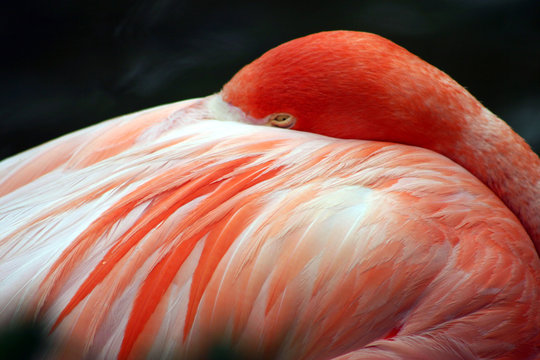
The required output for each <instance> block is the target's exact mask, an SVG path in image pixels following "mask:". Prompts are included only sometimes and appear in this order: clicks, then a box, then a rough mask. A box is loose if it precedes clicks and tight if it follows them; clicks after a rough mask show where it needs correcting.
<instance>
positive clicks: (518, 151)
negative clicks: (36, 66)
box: [0, 31, 540, 360]
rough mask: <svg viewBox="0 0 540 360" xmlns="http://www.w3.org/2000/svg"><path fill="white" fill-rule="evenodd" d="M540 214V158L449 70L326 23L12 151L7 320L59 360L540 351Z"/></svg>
mask: <svg viewBox="0 0 540 360" xmlns="http://www.w3.org/2000/svg"><path fill="white" fill-rule="evenodd" d="M274 127H275V128H274ZM298 130H299V131H298ZM539 209H540V160H539V159H538V156H537V155H536V154H534V153H533V152H532V151H531V150H530V148H529V147H528V145H527V144H526V143H525V142H524V141H523V140H522V139H521V138H520V137H519V136H518V135H516V134H515V133H514V132H513V131H512V130H511V129H510V128H509V127H508V126H507V125H506V124H504V122H502V120H500V119H498V118H497V117H496V116H495V115H493V114H492V113H490V112H489V111H488V110H487V109H485V108H484V107H483V106H482V105H481V104H480V103H479V102H478V101H477V100H476V99H474V97H473V96H472V95H470V94H469V93H468V92H467V91H466V90H464V89H463V88H462V87H461V86H459V85H458V84H457V83H455V82H454V81H453V80H452V79H450V78H449V77H448V76H447V75H446V74H444V73H442V72H441V71H439V70H437V69H436V68H434V67H432V66H431V65H429V64H427V63H425V62H423V61H422V60H420V59H419V58H417V57H415V56H414V55H412V54H410V53H408V52H407V51H406V50H404V49H402V48H401V47H399V46H397V45H395V44H393V43H392V42H390V41H388V40H386V39H383V38H380V37H378V36H376V35H372V34H366V33H358V32H348V31H334V32H325V33H319V34H314V35H310V36H307V37H304V38H300V39H296V40H293V41H291V42H288V43H285V44H283V45H281V46H279V47H277V48H275V49H272V50H270V51H269V52H268V53H266V54H264V55H263V56H262V57H261V58H259V59H257V60H255V61H254V62H253V63H251V64H250V65H248V66H246V67H245V68H244V69H242V70H241V71H240V72H239V73H238V74H237V75H235V76H234V77H233V79H232V80H231V81H230V82H229V83H228V84H226V85H225V87H224V88H223V90H222V92H220V93H219V94H215V95H212V96H209V97H206V98H201V99H194V100H188V101H183V102H178V103H174V104H169V105H165V106H161V107H158V108H154V109H149V110H145V111H142V112H139V113H135V114H131V115H127V116H123V117H120V118H116V119H112V120H109V121H107V122H104V123H101V124H98V125H96V126H93V127H90V128H87V129H83V130H80V131H78V132H75V133H73V134H69V135H66V136H64V137H62V138H59V139H57V140H54V141H52V142H49V143H46V144H44V145H41V146H39V147H36V148H34V149H31V150H28V151H27V152H24V153H22V154H19V155H16V156H14V157H12V158H9V159H6V160H4V161H2V162H0V229H2V230H1V231H0V326H10V325H13V324H15V323H17V322H18V321H28V320H30V321H36V322H39V323H40V324H43V325H44V326H45V328H46V330H47V332H48V334H49V335H48V336H49V337H50V339H51V344H52V345H51V346H49V347H48V348H47V349H46V353H43V354H40V356H42V357H43V358H51V359H52V358H98V359H111V358H118V359H134V358H156V357H161V358H189V359H192V358H193V359H197V358H201V359H203V358H204V359H206V358H209V357H210V355H211V353H212V349H213V348H214V347H215V346H221V345H222V344H227V345H228V346H229V347H230V349H231V351H233V353H234V354H236V355H237V356H240V355H244V356H248V357H252V358H279V359H334V360H338V359H340V360H344V359H478V358H482V359H535V358H538V356H540V307H539V306H538V305H539V304H540V259H539V255H538V249H540V211H538V210H539ZM535 246H536V248H535Z"/></svg>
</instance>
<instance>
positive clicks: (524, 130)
mask: <svg viewBox="0 0 540 360" xmlns="http://www.w3.org/2000/svg"><path fill="white" fill-rule="evenodd" d="M3 13H4V14H3V15H4V16H3V20H2V22H0V30H1V31H0V34H1V35H0V36H1V39H0V40H2V55H1V56H0V58H1V61H2V66H1V67H0V68H1V70H0V71H1V74H0V76H1V79H2V81H1V85H0V98H1V103H0V159H2V158H5V157H7V156H10V155H12V154H15V153H17V152H20V151H22V150H24V149H27V148H29V147H32V146H35V145H38V144H40V143H42V142H44V141H47V140H50V139H53V138H55V137H57V136H60V135H62V134H64V133H67V132H70V131H73V130H76V129H79V128H82V127H85V126H88V125H91V124H93V123H96V122H99V121H102V120H105V119H107V118H110V117H113V116H117V115H121V114H124V113H128V112H132V111H136V110H140V109H143V108H147V107H151V106H155V105H160V104H163V103H167V102H172V101H178V100H182V99H187V98H193V97H199V96H206V95H208V94H211V93H213V92H217V91H219V90H220V88H221V86H222V85H223V84H224V83H225V82H226V81H227V80H228V79H229V78H230V77H231V76H232V75H233V74H234V73H235V72H236V71H238V70H239V69H240V68H241V67H242V66H243V65H245V64H247V63H249V62H250V61H251V60H253V59H254V58H256V57H258V56H259V55H261V54H262V53H263V52H264V51H266V50H268V49H270V48H271V47H274V46H276V45H278V44H280V43H282V42H285V41H287V40H290V39H293V38H295V37H298V36H302V35H307V34H309V33H313V32H318V31H322V30H335V29H348V30H361V31H369V32H374V33H377V34H379V35H382V36H385V37H387V38H389V39H391V40H393V41H394V42H397V43H398V44H400V45H402V46H404V47H406V48H407V49H408V50H409V51H411V52H413V53H415V54H417V55H419V56H420V57H422V58H423V59H425V60H426V61H428V62H430V63H432V64H434V65H435V66H437V67H439V68H440V69H442V70H443V71H445V72H447V73H448V74H450V75H451V76H452V77H453V78H454V79H456V80H457V81H458V82H459V83H461V84H462V85H464V86H465V87H466V88H467V89H468V90H469V91H470V92H471V93H472V94H473V95H475V96H476V97H477V98H478V99H479V100H480V101H481V102H482V103H483V104H484V105H486V106H487V107H488V108H489V109H491V110H492V111H493V112H495V113H496V114H497V115H499V116H500V117H502V118H503V119H505V120H506V121H507V122H508V123H510V125H511V126H512V127H514V129H515V130H516V131H517V132H518V133H520V134H521V135H522V136H524V137H525V138H526V139H527V140H528V142H529V143H530V144H531V145H532V146H533V148H534V149H535V151H537V152H538V151H539V150H540V1H538V0H530V1H525V0H523V1H518V0H507V1H505V0H461V1H458V0H455V1H433V0H425V1H397V0H395V1H391V0H382V1H375V0H373V1H335V0H334V1H332V0H327V1H325V2H305V3H304V2H292V1H271V2H260V1H249V2H248V1H234V0H231V1H225V0H222V1H204V0H201V1H174V0H155V1H150V0H135V1H112V0H110V1H100V0H96V1H78V0H61V1H30V2H25V1H19V2H12V3H10V4H9V8H7V9H5V10H4V11H3Z"/></svg>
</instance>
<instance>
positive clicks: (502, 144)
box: [434, 93, 540, 254]
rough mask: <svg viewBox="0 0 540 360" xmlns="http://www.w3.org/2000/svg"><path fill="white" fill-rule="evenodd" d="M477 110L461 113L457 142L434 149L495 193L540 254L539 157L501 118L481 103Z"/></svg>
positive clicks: (472, 99) (443, 144)
mask: <svg viewBox="0 0 540 360" xmlns="http://www.w3.org/2000/svg"><path fill="white" fill-rule="evenodd" d="M466 95H468V97H470V98H469V99H468V100H469V101H474V102H477V100H476V99H474V98H473V97H472V95H470V94H468V93H466ZM477 103H478V102H477ZM478 104H479V103H478ZM477 109H479V110H476V111H474V113H475V114H471V115H469V116H467V115H464V114H463V113H462V114H461V115H460V116H461V117H462V118H464V121H463V122H462V124H463V125H464V127H463V128H462V129H461V131H460V139H459V140H458V142H457V143H446V144H445V143H444V142H442V143H441V146H440V148H438V149H437V148H436V149H434V150H436V151H438V152H440V153H442V154H443V155H445V156H447V157H449V158H451V159H452V160H454V161H456V162H457V163H459V164H461V165H462V166H463V167H465V168H466V169H467V170H469V171H470V172H471V173H473V174H474V175H475V176H476V177H477V178H478V179H480V180H481V181H482V182H483V183H484V184H486V185H487V186H488V187H489V188H490V189H491V190H492V191H493V192H494V193H495V194H497V196H498V197H499V198H500V199H501V200H503V202H504V203H505V204H506V206H508V208H509V209H510V210H511V211H512V212H513V213H514V214H515V215H516V216H517V217H518V218H519V219H520V221H521V223H522V224H523V227H524V228H525V230H526V231H527V233H528V234H529V236H530V237H531V239H532V241H533V243H534V246H535V248H536V252H537V253H538V254H540V159H539V158H538V156H537V155H536V154H535V153H534V152H533V151H532V150H531V148H530V147H529V145H528V144H527V143H526V142H525V141H524V140H523V139H522V138H521V137H520V136H519V135H517V134H516V133H515V132H514V131H513V130H512V129H511V128H510V127H509V126H508V125H507V124H506V123H505V122H504V121H502V120H501V119H499V118H498V117H497V116H496V115H494V114H493V113H491V112H490V111H489V110H487V109H486V108H484V107H482V106H479V107H477Z"/></svg>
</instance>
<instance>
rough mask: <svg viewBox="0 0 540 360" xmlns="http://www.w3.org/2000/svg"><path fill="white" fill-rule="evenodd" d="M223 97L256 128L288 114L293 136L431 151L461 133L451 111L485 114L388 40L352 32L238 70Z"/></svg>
mask: <svg viewBox="0 0 540 360" xmlns="http://www.w3.org/2000/svg"><path fill="white" fill-rule="evenodd" d="M435 85H436V86H435ZM222 96H223V99H224V100H225V101H226V102H228V103H229V104H232V105H234V106H236V107H238V108H240V109H241V110H242V111H243V112H244V113H245V114H246V115H248V116H250V117H252V118H254V119H257V120H258V121H257V122H259V123H264V122H265V120H267V119H269V117H270V116H272V114H279V113H286V114H290V115H292V116H293V117H294V118H295V120H296V123H295V124H294V125H293V126H292V128H293V129H296V130H302V131H308V132H313V133H319V134H323V135H327V136H333V137H339V138H355V139H370V140H385V141H394V142H400V143H406V144H414V145H419V146H423V147H427V148H431V149H434V150H436V148H437V147H438V146H439V145H440V144H439V143H440V139H441V138H447V137H449V136H453V135H454V136H458V134H459V130H460V127H461V124H460V123H459V122H457V121H455V119H449V116H448V113H447V112H448V111H463V107H468V109H467V112H471V111H476V112H478V111H480V109H481V106H480V105H479V104H478V103H477V102H476V101H474V99H473V98H472V96H470V94H468V93H467V92H466V91H465V90H464V89H463V88H462V87H461V86H459V85H458V84H457V83H455V82H454V81H453V80H451V79H450V78H449V77H448V76H447V75H445V74H444V73H443V72H441V71H439V70H437V69H436V68H434V67H433V66H431V65H429V64H427V63H426V62H424V61H422V60H421V59H419V58H418V57H416V56H415V55H413V54H411V53H409V52H408V51H407V50H405V49H403V48H402V47H400V46H398V45H396V44H394V43H393V42H391V41H389V40H386V39H384V38H382V37H380V36H377V35H374V34H369V33H362V32H354V31H331V32H322V33H318V34H314V35H309V36H306V37H303V38H299V39H295V40H292V41H289V42H287V43H285V44H283V45H280V46H278V47H276V48H274V49H272V50H270V51H268V52H267V53H265V54H264V55H263V56H261V57H260V58H259V59H257V60H255V61H254V62H252V63H251V64H249V65H247V66H246V67H244V68H243V69H242V70H240V71H239V72H238V73H237V74H236V75H235V76H234V77H233V78H232V79H231V81H229V83H227V84H226V85H225V86H224V88H223V91H222ZM456 97H462V98H465V100H466V101H463V99H461V100H462V101H454V102H453V101H452V99H453V98H456ZM471 100H473V101H471ZM447 104H451V106H446V105H447ZM448 107H453V108H452V109H448ZM456 107H461V109H456ZM441 122H445V124H444V126H441V124H440V123H441ZM443 127H444V130H443ZM449 130H451V131H455V134H452V133H451V132H450V133H449Z"/></svg>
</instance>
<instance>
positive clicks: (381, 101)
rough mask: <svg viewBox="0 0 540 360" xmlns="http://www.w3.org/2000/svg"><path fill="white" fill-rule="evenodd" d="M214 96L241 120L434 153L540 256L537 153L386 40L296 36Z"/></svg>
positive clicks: (340, 34) (350, 34) (355, 35)
mask: <svg viewBox="0 0 540 360" xmlns="http://www.w3.org/2000/svg"><path fill="white" fill-rule="evenodd" d="M221 96H222V99H223V100H224V101H225V102H227V103H229V104H230V105H233V106H234V107H236V108H239V109H240V110H241V111H240V112H238V113H239V114H240V113H243V114H241V116H243V117H244V118H245V121H246V122H252V123H256V124H264V123H267V124H270V125H276V126H282V125H283V124H284V125H285V126H282V127H290V126H289V125H292V128H293V129H296V130H302V131H308V132H312V133H318V134H322V135H327V136H332V137H338V138H348V139H365V140H381V141H390V142H397V143H402V144H410V145H416V146H420V147H424V148H427V149H430V150H434V151H436V152H439V153H441V154H443V155H445V156H447V157H449V158H451V159H452V160H454V161H455V162H457V163H459V164H461V165H462V166H464V167H465V168H467V169H468V170H469V171H471V172H472V173H473V174H474V175H475V176H476V177H477V178H478V179H480V180H481V181H482V182H484V184H486V185H488V186H489V187H490V188H491V189H492V190H493V191H494V192H495V193H496V194H497V195H498V196H499V197H500V198H501V199H502V200H503V201H504V202H505V203H506V204H507V206H508V207H509V208H510V209H511V210H512V211H513V212H514V213H515V214H516V215H517V216H518V217H519V218H520V219H521V221H522V223H523V224H524V226H525V228H526V229H527V231H528V233H529V235H531V237H532V239H533V241H534V243H535V245H536V249H537V251H538V253H540V216H539V215H537V214H538V211H537V209H538V204H539V200H538V199H540V180H539V179H540V159H539V158H538V156H537V155H536V154H535V153H534V152H532V151H531V149H530V148H529V146H528V145H527V144H526V142H525V141H524V140H523V139H521V138H520V137H519V135H517V134H515V133H514V132H513V131H512V130H511V129H510V127H509V126H508V125H506V124H505V123H504V122H503V121H502V120H500V119H499V118H497V117H496V116H495V115H494V114H493V113H491V112H490V111H489V110H487V109H485V108H484V107H483V106H482V105H481V104H480V102H478V101H477V100H476V99H475V98H474V97H473V96H472V95H471V94H469V93H468V92H467V91H466V90H465V89H464V88H463V87H462V86H460V85H459V84H458V83H456V82H455V81H454V80H452V79H451V78H450V77H449V76H448V75H446V74H445V73H443V72H442V71H440V70H438V69H437V68H435V67H433V66H431V65H429V64H428V63H426V62H425V61H423V60H421V59H420V58H418V57H417V56H415V55H413V54H411V53H409V52H408V51H407V50H405V49H403V48H402V47H400V46H398V45H396V44H394V43H392V42H391V41H389V40H386V39H384V38H382V37H380V36H377V35H373V34H368V33H362V32H354V31H330V32H322V33H318V34H313V35H309V36H306V37H303V38H299V39H295V40H292V41H289V42H287V43H285V44H283V45H280V46H278V47H276V48H274V49H272V50H270V51H268V52H267V53H265V54H264V55H262V56H261V57H260V58H259V59H257V60H255V61H254V62H252V63H251V64H249V65H247V66H246V67H244V68H243V69H242V70H240V71H239V72H238V73H237V74H236V75H235V76H234V77H233V78H232V79H231V80H230V81H229V83H227V84H226V85H225V86H224V88H223V90H222V92H221ZM281 113H286V114H290V115H291V117H289V118H287V115H284V116H281V117H276V115H275V114H281ZM283 119H285V121H281V120H283ZM290 119H295V122H294V123H290V122H287V121H288V120H290Z"/></svg>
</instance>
